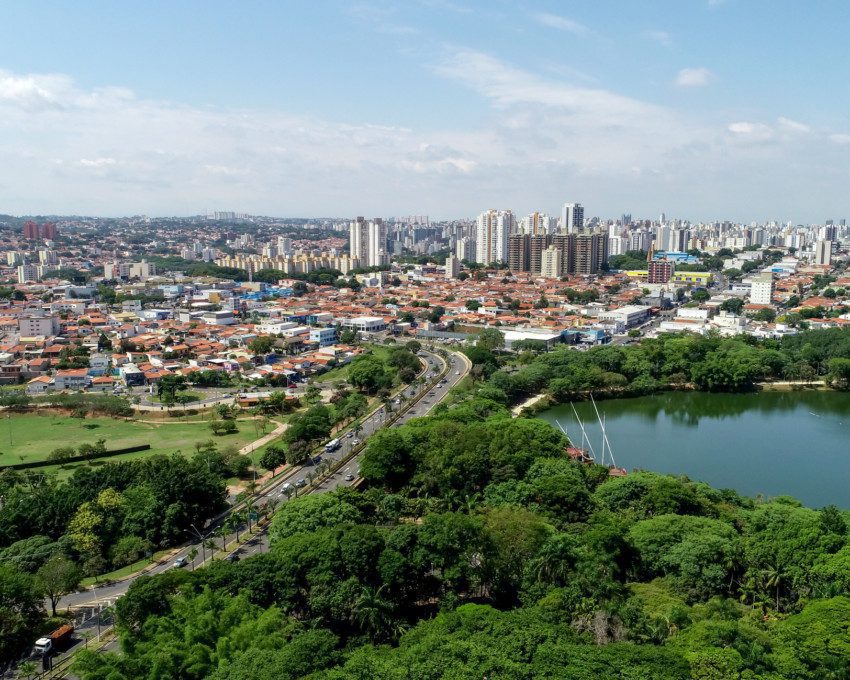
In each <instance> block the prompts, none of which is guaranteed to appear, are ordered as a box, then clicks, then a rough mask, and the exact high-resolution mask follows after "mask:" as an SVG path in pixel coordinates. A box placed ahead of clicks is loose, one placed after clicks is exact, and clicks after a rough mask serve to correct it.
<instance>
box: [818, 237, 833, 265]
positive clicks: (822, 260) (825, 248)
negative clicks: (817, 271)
mask: <svg viewBox="0 0 850 680" xmlns="http://www.w3.org/2000/svg"><path fill="white" fill-rule="evenodd" d="M831 263H832V241H826V240H823V241H817V242H816V243H815V264H826V265H828V264H831Z"/></svg>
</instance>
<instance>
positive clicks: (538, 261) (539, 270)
mask: <svg viewBox="0 0 850 680" xmlns="http://www.w3.org/2000/svg"><path fill="white" fill-rule="evenodd" d="M473 252H474V259H475V261H476V262H478V263H480V264H485V265H489V264H493V263H504V264H507V265H508V267H509V268H510V270H511V271H514V272H529V273H531V274H536V275H541V276H547V277H559V276H566V275H570V274H582V275H591V274H596V273H598V272H599V271H600V270H601V269H602V267H603V265H604V264H605V262H606V260H607V259H608V234H607V233H605V232H601V231H598V230H596V229H591V228H588V225H585V220H584V208H583V207H582V206H581V204H580V203H565V204H564V206H563V208H562V209H561V219H560V220H559V221H558V220H555V219H553V218H551V217H549V216H548V215H546V214H543V213H539V212H533V213H531V214H530V215H528V216H526V217H524V218H522V219H521V220H519V222H517V219H516V217H515V216H514V214H513V212H512V211H510V210H486V211H484V212H482V213H481V214H480V215H479V216H478V219H477V220H476V228H475V238H474V240H472V239H468V238H467V239H461V240H460V241H458V243H457V245H456V251H455V255H456V257H458V258H459V259H467V260H472V259H473V257H472V253H473Z"/></svg>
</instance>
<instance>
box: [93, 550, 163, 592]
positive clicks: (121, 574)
mask: <svg viewBox="0 0 850 680" xmlns="http://www.w3.org/2000/svg"><path fill="white" fill-rule="evenodd" d="M171 550H172V548H168V549H166V550H160V551H159V552H155V553H154V554H153V556H152V557H145V558H143V559H141V560H139V561H138V562H133V564H128V565H127V566H126V567H121V568H120V569H116V570H115V571H110V572H109V573H106V574H98V575H97V576H86V578H84V579H83V580H82V581H80V585H81V586H83V587H85V588H87V587H88V586H92V585H94V584H96V583H101V582H103V581H117V580H118V579H121V578H126V577H127V576H130V575H131V574H135V573H136V572H137V571H140V570H141V569H144V568H145V567H146V566H148V565H149V564H150V563H151V562H155V561H157V560H160V559H162V558H163V557H164V556H165V555H167V554H168V553H169V552H171Z"/></svg>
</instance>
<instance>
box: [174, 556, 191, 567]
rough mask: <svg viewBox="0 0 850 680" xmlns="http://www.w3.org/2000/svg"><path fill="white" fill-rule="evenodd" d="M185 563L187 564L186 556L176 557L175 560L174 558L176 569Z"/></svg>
mask: <svg viewBox="0 0 850 680" xmlns="http://www.w3.org/2000/svg"><path fill="white" fill-rule="evenodd" d="M187 564H189V558H188V557H178V558H177V559H176V560H174V566H175V567H176V568H177V569H179V568H180V567H185V566H186V565H187Z"/></svg>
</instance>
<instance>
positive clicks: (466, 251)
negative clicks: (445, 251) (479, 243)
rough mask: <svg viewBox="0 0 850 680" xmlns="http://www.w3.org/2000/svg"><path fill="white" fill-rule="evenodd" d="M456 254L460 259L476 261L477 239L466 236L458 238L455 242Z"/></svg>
mask: <svg viewBox="0 0 850 680" xmlns="http://www.w3.org/2000/svg"><path fill="white" fill-rule="evenodd" d="M455 256H456V257H457V259H459V260H466V261H467V262H474V261H475V239H474V238H469V237H464V238H461V239H458V241H457V243H456V244H455Z"/></svg>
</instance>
